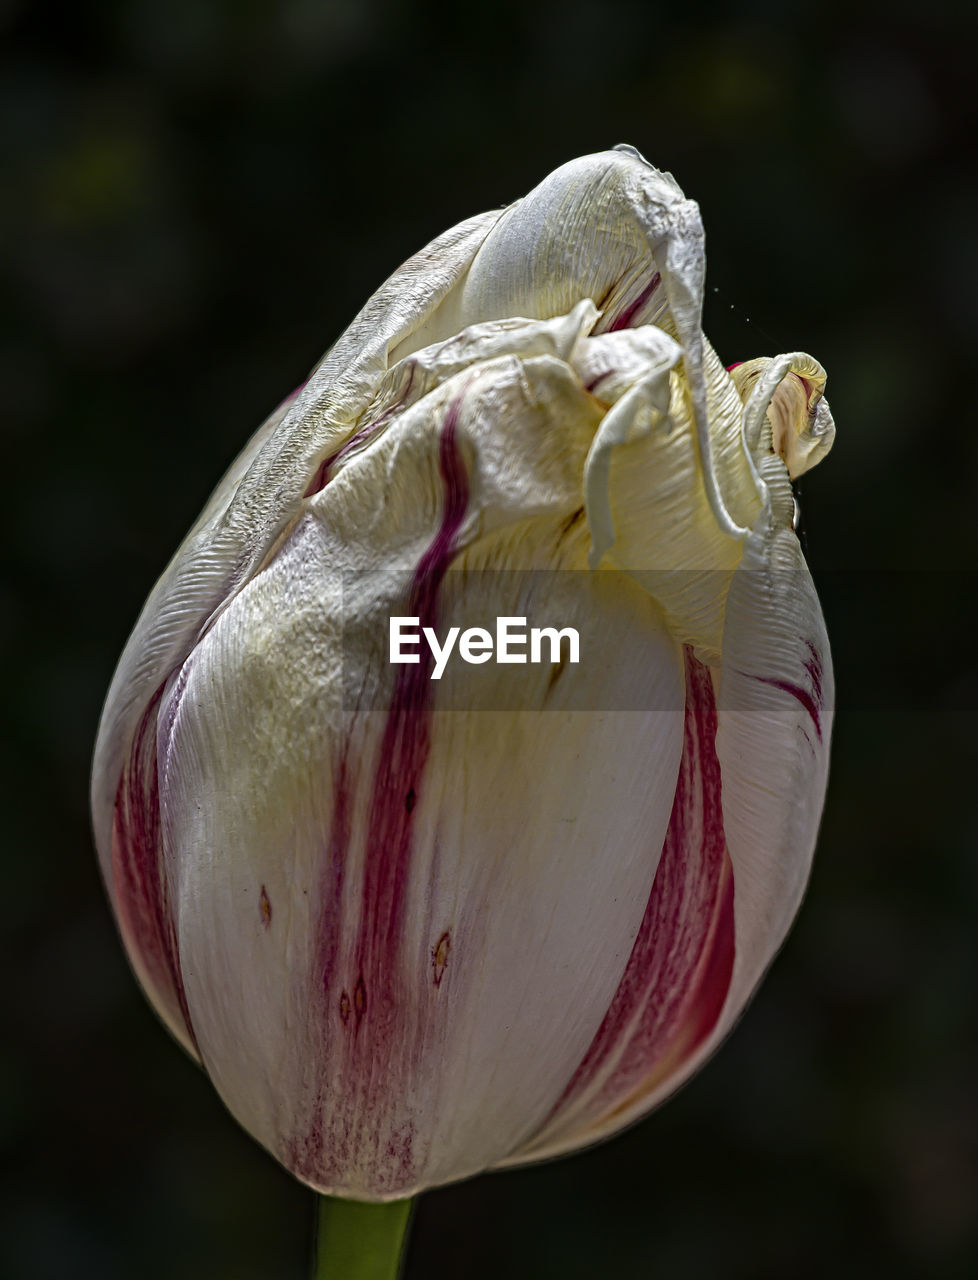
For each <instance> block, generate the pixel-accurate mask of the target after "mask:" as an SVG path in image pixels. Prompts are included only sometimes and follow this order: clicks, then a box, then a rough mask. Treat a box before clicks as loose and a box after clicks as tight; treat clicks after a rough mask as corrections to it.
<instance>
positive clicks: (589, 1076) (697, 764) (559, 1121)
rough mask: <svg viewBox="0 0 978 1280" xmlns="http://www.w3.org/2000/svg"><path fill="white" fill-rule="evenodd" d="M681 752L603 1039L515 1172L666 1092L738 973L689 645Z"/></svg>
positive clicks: (704, 716) (712, 752) (701, 685)
mask: <svg viewBox="0 0 978 1280" xmlns="http://www.w3.org/2000/svg"><path fill="white" fill-rule="evenodd" d="M684 654H685V674H686V714H685V725H684V738H683V752H682V759H681V763H680V768H679V777H678V780H677V784H676V795H675V800H674V802H673V807H672V814H671V817H670V821H669V827H668V830H667V833H666V838H665V842H664V846H663V850H662V858H661V861H660V862H659V867H658V870H657V872H656V876H655V880H654V882H653V885H652V891H651V893H650V895H649V900H648V905H647V906H646V910H645V916H644V918H643V920H642V925H641V929H640V931H639V934H638V937H637V938H636V940H635V944H634V946H633V948H632V953H631V956H630V958H629V961H628V965H627V967H626V969H625V972H624V975H623V976H622V979H621V982H620V984H619V986H618V990H617V992H616V994H615V997H614V1000H613V1001H612V1004H611V1006H610V1008H609V1010H608V1013H607V1015H606V1016H605V1019H604V1021H603V1022H602V1024H601V1027H600V1029H599V1030H598V1033H597V1035H596V1036H595V1037H594V1040H593V1041H592V1042H591V1045H590V1047H589V1049H588V1051H587V1053H586V1054H585V1056H584V1058H583V1060H582V1061H581V1063H580V1064H579V1066H578V1067H577V1070H576V1071H575V1072H574V1074H573V1076H572V1077H571V1079H570V1081H569V1082H568V1084H567V1087H566V1089H565V1090H564V1092H563V1094H562V1096H561V1098H560V1100H559V1101H558V1103H557V1105H556V1106H555V1107H554V1110H553V1113H552V1114H551V1116H550V1117H549V1119H548V1121H547V1123H546V1124H545V1125H544V1126H543V1128H542V1129H541V1130H540V1132H539V1133H537V1134H536V1135H535V1137H534V1138H533V1139H532V1140H531V1141H530V1142H529V1143H527V1144H526V1145H525V1146H524V1147H523V1148H522V1149H521V1150H520V1151H519V1152H518V1153H517V1155H516V1156H515V1158H513V1159H512V1160H509V1161H507V1162H506V1163H507V1164H518V1163H521V1162H523V1161H524V1160H536V1159H540V1158H541V1157H545V1156H552V1155H557V1154H559V1153H560V1152H561V1151H564V1150H567V1149H569V1148H572V1147H577V1146H580V1145H581V1144H582V1143H586V1142H587V1141H588V1140H589V1133H590V1131H592V1130H593V1131H594V1138H595V1139H597V1138H598V1137H599V1136H603V1135H604V1133H605V1132H606V1131H607V1130H608V1129H609V1128H615V1127H616V1118H617V1117H619V1116H621V1115H622V1114H623V1113H624V1112H626V1111H632V1110H633V1109H634V1108H635V1107H636V1106H639V1107H640V1106H641V1104H642V1102H643V1100H644V1099H646V1098H648V1097H650V1096H651V1095H652V1094H653V1093H660V1094H661V1092H663V1086H665V1087H666V1089H667V1088H668V1082H669V1081H670V1079H672V1078H674V1077H676V1076H677V1074H678V1073H679V1072H680V1071H681V1069H682V1068H683V1066H684V1065H685V1064H686V1063H687V1062H688V1060H689V1059H690V1057H691V1056H692V1055H693V1054H694V1053H695V1051H696V1050H697V1049H698V1048H699V1047H700V1045H702V1043H703V1042H704V1040H705V1039H706V1038H707V1036H708V1035H709V1034H710V1032H711V1031H712V1030H713V1028H714V1026H715V1025H716V1022H717V1019H718V1018H719V1016H720V1011H721V1009H722V1008H723V1004H724V1001H725V999H726V995H727V990H728V988H729V985H730V976H731V973H732V970H733V959H734V912H733V874H732V869H731V864H730V858H729V856H728V853H727V848H726V841H725V838H724V831H723V813H722V808H721V780H720V765H719V762H718V760H717V754H716V746H715V741H716V731H717V711H716V703H715V698H714V692H713V683H712V679H711V677H710V671H709V668H707V667H706V666H704V665H703V664H702V663H700V662H698V661H697V659H696V658H695V657H694V655H693V652H692V650H691V649H690V648H689V646H686V648H685V650H684Z"/></svg>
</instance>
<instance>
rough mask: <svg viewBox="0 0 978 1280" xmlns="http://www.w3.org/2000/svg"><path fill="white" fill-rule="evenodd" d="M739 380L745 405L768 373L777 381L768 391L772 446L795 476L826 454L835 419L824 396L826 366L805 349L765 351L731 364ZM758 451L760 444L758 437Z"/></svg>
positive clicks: (757, 452)
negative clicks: (784, 352)
mask: <svg viewBox="0 0 978 1280" xmlns="http://www.w3.org/2000/svg"><path fill="white" fill-rule="evenodd" d="M731 374H732V377H733V381H734V384H735V386H736V388H737V391H738V392H739V394H740V397H741V399H742V400H743V401H744V403H745V404H748V405H749V404H750V402H751V400H752V398H753V395H754V393H755V388H758V383H759V381H762V380H763V377H764V375H765V374H771V375H773V376H774V378H776V379H777V380H776V381H775V382H774V384H773V386H772V387H771V389H770V397H769V398H768V397H767V396H766V395H763V391H761V389H760V388H758V390H759V391H761V395H762V398H763V400H764V404H763V408H764V409H765V411H766V416H767V420H768V427H769V429H770V431H771V436H772V438H771V441H770V444H771V447H772V448H773V449H774V452H775V453H776V454H778V455H779V457H780V458H781V459H782V461H783V462H784V464H785V466H786V467H787V468H788V475H789V476H790V477H791V479H792V480H797V479H798V477H799V476H801V475H804V473H805V472H806V471H810V470H811V469H812V467H814V466H815V465H816V464H817V463H819V462H821V460H822V459H823V458H824V457H825V455H826V454H827V453H828V451H829V450H830V449H831V448H832V444H833V442H834V440H835V423H834V422H833V420H832V414H831V411H830V410H829V406H828V402H827V401H826V400H825V398H824V395H825V382H826V376H825V370H824V369H823V368H822V366H821V365H820V364H819V363H818V361H817V360H815V359H813V358H812V357H811V356H809V355H806V354H805V352H803V351H795V352H793V353H791V354H789V355H783V356H778V357H776V358H775V359H774V360H772V359H771V358H770V357H769V356H761V357H760V358H759V359H757V360H747V361H745V362H744V363H743V364H738V365H734V366H733V367H732V369H731ZM753 447H754V452H755V455H759V454H760V452H761V449H762V447H763V446H762V445H761V443H760V442H759V441H758V442H755V445H754V446H753Z"/></svg>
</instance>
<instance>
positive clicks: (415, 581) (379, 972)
mask: <svg viewBox="0 0 978 1280" xmlns="http://www.w3.org/2000/svg"><path fill="white" fill-rule="evenodd" d="M461 399H462V397H461V395H460V396H458V397H457V398H456V399H455V400H454V401H453V402H452V403H451V405H450V406H449V409H448V412H447V414H446V417H445V422H444V425H443V427H442V432H441V439H440V444H439V470H440V474H441V480H442V485H443V490H444V501H443V509H442V518H441V523H440V525H439V528H438V530H437V532H436V533H435V536H434V538H433V539H432V542H431V544H430V545H429V547H428V548H427V550H426V551H425V553H424V555H423V556H422V558H421V560H420V562H419V564H418V567H417V569H416V570H415V573H414V575H413V578H412V581H411V585H410V588H409V591H408V598H407V603H406V605H405V606H404V608H403V609H401V612H403V613H406V614H407V615H409V616H417V617H418V618H419V619H420V625H421V626H422V627H424V626H431V627H434V626H436V625H437V605H438V592H439V588H440V586H441V583H442V580H443V578H444V576H445V573H446V571H447V569H448V567H449V565H450V564H451V561H452V559H453V558H454V556H455V554H456V551H457V540H458V533H459V530H460V529H461V526H462V522H463V520H464V518H465V512H466V509H467V507H468V501H469V488H468V477H467V474H466V471H465V465H464V459H463V457H462V454H461V451H460V449H459V447H458V443H457V440H456V433H457V429H458V420H459V411H460V407H461ZM432 666H433V658H432V656H431V654H430V651H424V652H423V653H422V656H421V662H420V663H418V664H417V665H402V666H399V667H398V669H397V673H396V676H395V682H394V690H393V696H392V701H391V709H390V712H389V714H388V716H387V721H386V724H385V726H384V730H383V735H382V738H381V742H380V747H379V752H378V762H377V766H376V773H375V776H374V780H373V785H372V787H371V793H370V810H369V814H368V817H367V833H366V846H367V847H366V856H365V859H364V877H363V886H362V893H361V896H360V911H359V922H358V928H357V939H356V942H355V944H354V946H353V948H352V949H351V951H350V953H348V954H341V953H340V952H339V925H340V915H341V897H342V892H343V880H344V872H345V867H346V864H347V861H348V852H349V843H350V838H351V822H352V815H351V812H350V808H351V804H350V802H351V799H352V794H351V774H352V770H353V769H354V767H355V765H354V762H353V761H350V762H349V763H348V761H347V758H346V753H348V752H349V750H350V745H349V743H348V744H347V746H346V748H345V749H344V752H345V753H344V756H343V758H342V761H341V763H340V765H339V767H338V768H337V770H336V773H335V783H334V794H333V808H332V829H331V833H330V839H329V842H328V846H327V851H326V856H325V859H324V867H323V880H322V884H321V886H320V894H321V904H322V905H321V908H320V910H321V915H320V925H319V933H318V945H317V951H316V965H317V972H316V982H315V989H318V991H319V992H320V993H321V999H322V1002H323V1003H322V1010H321V1013H320V1017H321V1021H322V1032H321V1034H322V1046H321V1049H320V1050H319V1053H318V1059H317V1061H316V1062H315V1064H314V1068H313V1069H314V1072H315V1077H316V1078H315V1082H314V1084H313V1087H312V1091H311V1095H310V1098H311V1103H312V1105H311V1108H309V1109H308V1110H306V1111H305V1112H304V1114H303V1115H302V1117H301V1119H300V1122H299V1128H298V1131H297V1132H293V1134H292V1135H291V1136H290V1137H288V1138H286V1140H285V1142H284V1150H285V1161H286V1163H287V1165H288V1167H289V1168H290V1169H291V1170H292V1171H293V1172H294V1173H295V1174H296V1175H297V1176H299V1177H301V1178H305V1179H306V1180H307V1181H309V1182H310V1183H312V1184H314V1185H319V1186H330V1185H337V1184H339V1185H342V1184H343V1183H344V1181H346V1180H347V1179H348V1178H349V1176H350V1173H351V1168H352V1167H353V1166H354V1165H356V1164H359V1165H360V1166H361V1168H364V1167H366V1166H367V1165H369V1164H370V1163H371V1161H376V1164H375V1166H374V1168H373V1170H372V1172H371V1175H370V1177H371V1181H372V1182H373V1184H374V1185H377V1186H381V1185H384V1184H385V1180H389V1181H390V1185H395V1184H396V1185H397V1186H403V1185H408V1184H409V1183H410V1182H411V1180H412V1178H413V1177H414V1167H413V1161H414V1160H415V1158H416V1156H415V1154H414V1148H413V1142H414V1130H413V1123H412V1121H411V1120H410V1118H409V1117H408V1116H406V1115H405V1116H404V1118H403V1119H402V1120H401V1121H400V1123H399V1124H398V1125H397V1126H396V1128H395V1129H394V1130H392V1131H390V1132H388V1130H387V1125H388V1124H389V1122H390V1121H391V1120H392V1118H393V1117H394V1116H395V1115H396V1114H397V1113H398V1111H403V1110H404V1107H403V1106H402V1105H401V1103H403V1101H404V1100H403V1099H401V1100H400V1103H399V1101H398V1099H397V1098H395V1097H392V1096H391V1089H392V1080H396V1079H397V1078H398V1075H399V1073H400V1072H401V1071H402V1070H403V1069H404V1064H405V1063H406V1062H407V1061H408V1060H409V1059H410V1056H411V1053H412V1048H413V1040H414V1037H415V1031H414V1024H413V1023H412V1022H411V1021H410V1019H411V1017H412V1016H413V1015H416V1003H417V1002H416V999H412V997H411V991H409V990H408V989H407V988H406V979H405V973H404V965H403V958H402V941H403V932H404V912H405V908H406V904H407V892H408V876H409V872H410V867H411V860H412V851H413V839H414V823H415V816H416V815H415V811H416V805H417V802H418V798H419V796H421V795H423V792H424V783H423V775H424V769H425V765H426V763H427V759H428V752H429V748H430V729H431V711H432V708H431V696H432V684H431V681H430V679H429V676H430V673H431V669H432ZM432 874H433V871H432ZM449 945H450V943H449V935H448V933H447V932H445V933H444V934H443V937H442V938H441V939H439V940H438V942H437V944H436V948H435V952H434V953H433V956H432V966H433V972H434V982H433V984H432V986H433V988H436V987H437V986H438V985H440V983H441V979H442V976H443V974H444V972H445V967H446V965H447V960H448V949H449ZM419 976H422V975H415V977H414V979H413V981H414V982H415V983H416V982H417V979H418V977H419ZM423 976H424V978H425V980H426V982H427V979H428V975H427V974H425V975H423ZM408 981H411V979H408ZM338 1035H339V1036H342V1048H341V1049H339V1050H338V1051H337V1050H336V1048H335V1047H333V1046H335V1045H336V1038H337V1036H338ZM337 1073H338V1075H337ZM331 1089H332V1090H333V1091H334V1096H332V1097H331V1096H330V1090H331ZM340 1113H342V1119H340V1118H339V1116H340ZM382 1133H387V1136H386V1137H382V1136H381V1135H382ZM371 1152H372V1153H373V1154H372V1155H371Z"/></svg>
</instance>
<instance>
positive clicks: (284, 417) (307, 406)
mask: <svg viewBox="0 0 978 1280" xmlns="http://www.w3.org/2000/svg"><path fill="white" fill-rule="evenodd" d="M498 216H499V215H498V213H489V214H483V215H481V216H480V217H477V218H471V219H469V220H468V221H467V222H463V223H460V224H459V226H457V227H453V228H452V229H451V230H450V231H448V232H446V233H445V234H444V235H443V236H440V237H439V238H438V239H437V240H434V241H432V243H431V244H430V245H428V246H427V247H426V248H425V249H424V250H422V252H421V253H419V254H417V255H416V256H415V257H414V258H411V259H410V260H409V261H408V262H406V263H405V264H404V265H403V266H402V267H401V268H400V270H398V271H397V272H395V273H394V275H393V276H391V278H390V279H389V280H388V281H387V283H386V284H385V285H384V286H383V287H382V288H381V289H379V290H378V291H377V293H375V294H374V295H373V297H372V298H371V299H370V301H369V302H368V303H367V305H366V307H364V309H363V311H361V312H360V314H359V315H358V316H357V318H356V319H355V320H354V321H353V323H352V324H351V325H350V327H349V329H347V330H346V332H345V333H344V334H343V336H342V337H341V338H340V339H339V341H338V342H337V343H336V344H335V346H334V347H333V348H332V349H331V350H330V351H329V352H328V353H327V355H326V356H324V357H323V360H322V361H321V362H320V364H319V365H318V366H317V367H316V369H315V370H314V371H313V372H312V374H311V375H310V377H309V380H308V381H307V382H306V383H305V384H304V386H303V388H302V389H301V390H300V391H299V392H298V393H297V394H295V395H293V396H292V397H290V398H289V399H287V400H286V401H284V402H283V403H282V404H281V405H279V407H278V408H277V409H276V410H275V412H274V413H273V414H272V415H271V416H270V417H269V419H268V421H267V422H266V423H265V424H264V425H263V426H262V427H261V428H260V429H259V431H258V432H257V433H256V434H255V436H254V437H253V439H252V440H251V441H250V443H249V444H248V446H247V448H246V449H245V450H244V451H243V452H242V454H241V456H240V457H239V458H238V459H237V461H236V462H235V463H234V464H233V465H232V467H231V468H230V470H229V472H228V474H227V475H226V476H225V477H224V479H223V480H222V481H221V483H220V485H219V486H218V488H217V489H216V491H215V493H214V494H213V496H212V497H211V499H210V501H209V502H208V504H207V506H206V507H205V508H204V511H203V513H202V514H201V517H200V519H199V520H198V521H197V523H196V524H195V526H194V527H193V529H191V531H190V533H189V534H188V536H187V538H186V539H185V541H184V542H183V544H182V546H181V547H180V549H179V550H178V551H177V553H176V555H175V556H174V558H173V560H172V561H171V563H170V565H169V566H168V568H167V569H166V571H165V573H164V574H163V576H162V577H161V578H160V580H159V582H158V583H157V584H156V587H155V588H154V590H153V592H152V593H151V595H150V597H149V599H148V600H147V602H146V605H145V606H144V608H143V612H142V615H141V616H140V619H139V622H138V623H137V625H136V628H135V630H134V632H133V634H132V636H131V637H130V639H129V643H128V644H127V646H126V649H125V652H124V653H123V655H122V658H121V659H120V662H119V666H118V668H117V669H116V672H115V675H114V677H113V681H112V685H111V688H110V689H109V693H108V697H107V699H106V704H105V709H104V711H103V715H102V722H101V725H100V727H99V735H98V742H97V744H96V751H95V760H94V765H93V775H92V808H93V817H94V823H95V836H96V843H97V845H98V849H99V855H100V858H101V863H102V870H103V874H104V875H105V878H106V883H107V884H108V886H109V888H110V891H111V888H112V884H113V879H112V870H111V836H110V832H111V826H112V811H113V807H114V805H115V802H116V796H117V790H118V786H119V778H120V775H121V773H122V769H123V762H124V761H125V759H126V757H127V756H128V754H129V752H130V749H131V745H132V742H133V737H134V735H135V733H136V731H137V726H138V725H139V722H140V719H141V717H142V716H143V714H144V712H145V710H146V707H147V706H148V705H149V703H150V701H151V699H152V698H153V697H154V695H155V694H156V693H157V692H158V690H159V689H160V688H161V687H162V685H163V683H164V682H165V681H166V679H167V678H168V677H169V675H170V674H171V672H172V671H173V670H174V669H175V668H176V667H177V666H178V665H179V664H180V663H181V662H183V660H184V659H185V658H186V656H187V654H188V653H189V652H190V649H191V648H192V646H193V644H194V643H195V641H196V639H197V637H198V635H199V634H200V632H201V630H202V628H203V627H204V626H206V624H207V621H208V619H209V618H210V616H211V615H212V614H213V613H214V611H215V610H216V609H218V608H220V607H221V606H222V605H223V604H224V603H225V602H226V601H227V600H228V599H229V597H230V596H232V595H233V593H234V592H235V591H236V590H237V589H238V588H239V587H240V585H241V584H242V583H243V582H245V581H247V579H248V577H249V576H250V575H251V573H252V572H253V571H254V569H255V567H256V566H257V565H258V564H259V563H260V562H261V560H262V559H263V558H264V556H265V554H266V552H267V550H268V548H269V547H270V546H271V545H272V544H273V543H274V541H275V540H276V538H277V537H278V536H279V535H280V534H281V531H282V530H283V529H284V528H285V526H286V525H287V524H288V522H289V521H290V520H291V519H293V518H294V517H295V515H296V513H297V511H298V510H299V506H300V503H301V499H302V495H303V492H304V491H305V489H306V486H307V484H308V482H309V480H310V478H311V477H312V476H313V475H314V474H315V471H316V467H317V466H318V464H319V461H320V460H321V457H322V456H323V454H324V453H329V452H331V451H335V448H336V447H338V445H339V444H340V443H341V442H342V440H344V439H345V438H346V437H347V436H348V435H349V434H350V433H351V431H352V430H353V428H354V426H355V424H356V422H357V420H358V418H359V416H360V414H361V413H362V412H363V410H364V409H365V408H366V406H367V404H368V402H369V400H370V398H371V397H372V395H373V394H374V392H375V391H376V388H377V385H378V383H379V381H380V378H381V376H382V374H383V373H384V372H385V370H386V369H387V352H388V349H389V348H390V347H391V346H393V345H394V344H396V343H397V342H400V341H402V340H403V339H404V338H405V337H406V335H408V334H410V333H411V332H412V331H413V329H414V328H415V327H416V326H417V325H418V324H420V323H422V322H423V320H424V317H425V315H426V313H427V311H428V310H430V309H431V308H433V307H434V306H436V305H437V303H438V301H439V299H440V298H441V297H442V296H443V294H444V293H445V292H446V291H447V290H448V289H449V288H451V286H452V284H453V283H454V282H455V281H456V280H457V279H458V278H459V277H460V276H461V275H462V274H463V273H464V272H465V270H466V269H467V267H468V265H469V263H470V261H471V259H472V256H473V254H474V252H475V250H476V249H477V247H478V245H479V244H480V243H481V241H482V240H483V239H484V238H485V235H486V233H487V232H488V230H489V228H490V227H491V226H492V224H493V223H494V222H495V220H496V218H497V217H498Z"/></svg>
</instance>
